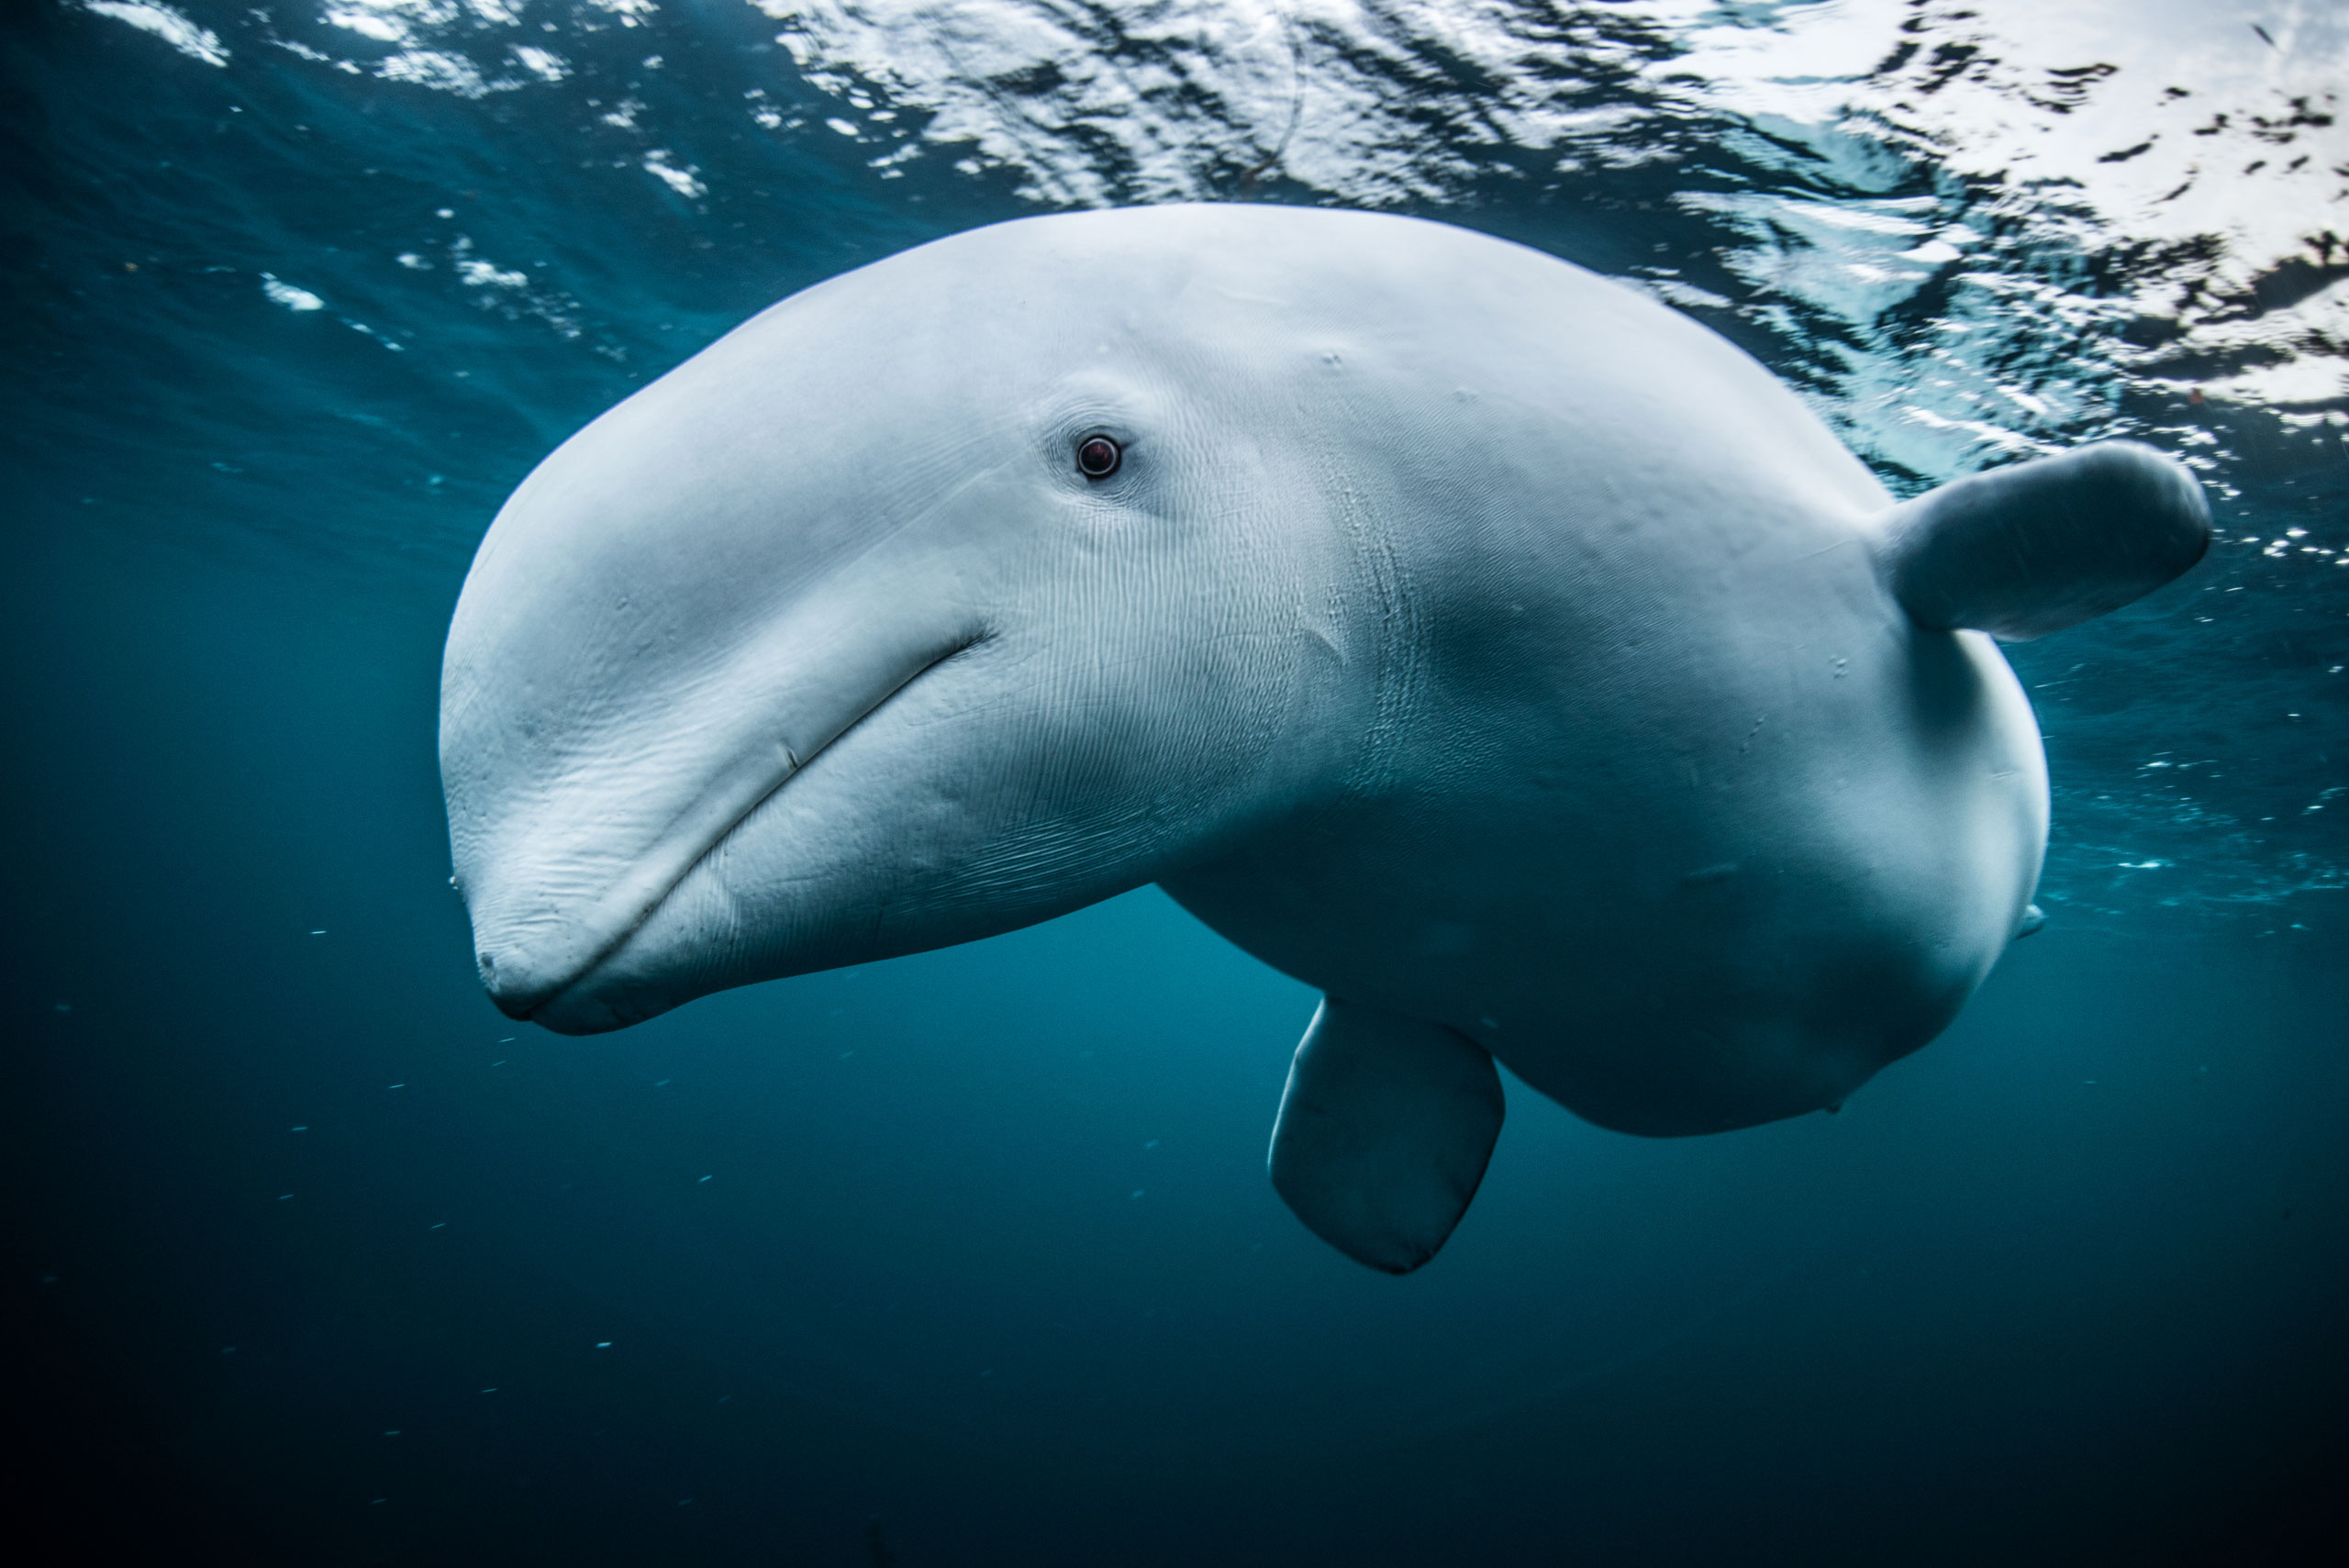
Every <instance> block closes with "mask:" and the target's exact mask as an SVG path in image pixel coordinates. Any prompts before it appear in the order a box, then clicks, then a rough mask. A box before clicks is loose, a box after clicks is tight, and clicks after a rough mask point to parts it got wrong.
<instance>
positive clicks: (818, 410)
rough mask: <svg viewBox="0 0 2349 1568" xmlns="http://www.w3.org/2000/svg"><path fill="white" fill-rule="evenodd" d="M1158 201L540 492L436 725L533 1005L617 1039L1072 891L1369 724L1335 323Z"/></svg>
mask: <svg viewBox="0 0 2349 1568" xmlns="http://www.w3.org/2000/svg"><path fill="white" fill-rule="evenodd" d="M1138 216H1139V215H1133V214H1105V215H1098V217H1097V219H1095V220H1091V221H1088V220H1085V219H1057V220H1052V221H1051V222H1049V223H1023V224H1012V225H1007V226H1004V227H1003V228H996V229H990V230H981V231H977V232H974V233H971V234H966V235H963V236H960V237H957V238H955V239H950V240H945V241H941V242H939V243H937V244H934V245H930V246H927V247H924V248H922V249H920V250H914V251H910V252H907V253H906V254H903V255H900V256H897V257H894V258H892V259H890V260H888V261H883V262H880V263H877V264H875V265H874V266H871V267H867V268H865V269H863V270H862V271H860V272H852V273H849V274H846V275H844V276H842V277H840V278H836V279H834V280H832V281H830V282H829V283H826V284H821V285H819V286H818V287H815V288H813V289H810V290H808V291H807V292H806V293H803V294H800V295H796V296H794V297H793V298H791V299H789V300H786V301H785V302H784V303H783V304H781V305H779V306H775V307H774V308H773V309H771V310H769V311H767V312H766V313H765V314H763V315H762V316H760V317H756V318H754V319H753V320H751V321H750V322H748V323H747V324H745V325H744V326H743V327H741V328H739V329H737V330H736V331H734V332H733V333H731V334H730V335H729V336H728V337H726V338H724V339H721V340H719V341H718V342H717V343H716V344H714V345H712V346H711V347H710V348H708V349H707V350H705V351H704V352H702V353H700V354H699V355H697V356H696V357H695V358H693V359H692V360H690V361H686V362H685V364H683V365H681V366H679V367H678V368H677V369H675V370H674V371H673V372H671V373H669V374H667V375H665V376H663V377H662V378H661V379H660V380H658V381H657V382H654V383H653V384H651V385H649V386H646V387H645V388H643V389H642V390H641V391H640V392H638V393H637V394H636V395H633V396H631V397H630V398H629V399H628V400H627V401H626V402H624V403H622V404H620V405H619V406H617V407H615V408H613V409H612V410H611V411H609V412H608V413H607V414H605V415H604V416H603V417H600V418H598V419H597V420H596V421H595V422H594V423H593V424H591V425H589V426H588V427H587V428H584V430H582V431H580V432H579V433H578V434H577V435H576V436H574V437H573V438H572V439H570V440H569V441H567V442H566V443H564V445H563V446H562V448H561V449H560V450H557V451H555V452H554V453H553V455H551V457H549V458H548V459H547V460H546V461H545V462H543V463H542V464H541V465H540V467H539V468H538V469H537V471H536V472H534V473H531V474H530V475H529V478H528V479H527V480H526V481H525V482H524V483H523V484H522V485H521V486H520V488H519V489H518V490H517V491H516V492H515V494H514V495H513V496H512V498H511V499H510V500H509V501H508V502H507V505H506V506H505V508H504V509H503V510H502V511H501V512H500V513H499V515H498V517H497V518H496V521H495V524H494V525H493V526H492V528H490V530H489V533H488V536H487V538H486V539H484V542H483V544H482V547H481V550H480V553H479V555H478V557H477V558H476V559H475V561H474V562H473V569H472V573H471V574H470V576H469V577H468V578H467V580H466V583H465V586H464V591H463V595H462V598H461V600H460V602H459V604H458V606H457V610H456V615H455V618H454V621H453V624H452V626H451V631H450V635H449V643H448V650H447V654H446V659H445V663H444V668H443V675H442V696H441V717H440V763H441V776H442V782H443V785H444V788H445V791H446V794H447V799H448V807H449V819H450V834H451V847H452V851H453V856H454V866H455V873H456V874H455V878H454V884H455V885H456V886H457V888H458V889H459V890H460V891H461V893H462V895H463V897H464V899H465V902H466V905H467V906H468V909H469V912H470V913H471V916H472V918H473V932H474V940H475V950H476V952H477V955H478V962H479V964H480V970H481V975H482V979H483V982H484V984H485V985H486V986H487V987H488V989H489V991H490V993H491V995H492V996H493V997H494V998H495V1000H496V1002H497V1003H498V1005H499V1006H501V1007H503V1008H504V1009H505V1010H506V1011H507V1012H508V1013H509V1014H512V1015H514V1016H516V1017H518V1018H519V1017H527V1018H533V1019H535V1020H537V1021H539V1022H540V1023H542V1024H545V1025H546V1026H548V1027H550V1028H551V1029H558V1030H562V1031H565V1032H587V1031H593V1030H597V1029H613V1028H618V1027H620V1026H622V1025H625V1024H629V1023H632V1022H635V1021H637V1020H639V1019H640V1018H646V1017H649V1016H651V1014H653V1013H656V1012H659V1011H662V1010H663V1009H665V1008H667V1007H670V1006H675V1005H677V1004H678V1003H680V1002H683V1001H685V1000H687V999H689V998H691V997H693V996H696V995H702V994H705V993H707V992H710V991H714V990H718V989H721V988H723V987H727V986H730V985H739V984H746V983H749V982H752V981H756V980H762V979H767V978H773V977H775V976H779V975H784V974H789V973H802V972H805V971H808V970H813V969H818V968H826V967H830V966H834V965H839V964H843V963H852V962H861V961H863V960H867V959H873V958H878V957H884V956H888V955H892V954H897V953H904V952H909V951H919V950H922V949H925V948H931V947H937V946H941V945H944V944H947V943H951V942H956V941H962V940H970V939H973V938H975V937H979V936H984V935H987V934H990V933H993V932H996V931H1002V930H1006V929H1012V928H1015V927H1018V926H1021V925H1025V924H1029V923H1030V922H1033V921H1036V920H1039V919H1042V918H1046V917H1051V916H1053V915H1056V914H1060V913H1063V912H1065V911H1067V910H1070V909H1073V908H1075V907H1077V906H1081V905H1084V904H1085V903H1089V902H1091V901H1093V900H1096V899H1098V898H1101V897H1105V896H1108V895H1111V894H1114V893H1117V892H1119V891H1122V890H1124V889H1126V888H1129V887H1132V886H1136V885H1140V884H1142V883H1144V882H1148V881H1151V880H1153V879H1155V878H1156V877H1158V876H1159V875H1161V874H1162V873H1164V872H1165V871H1167V870H1168V869H1170V868H1172V867H1175V866H1177V865H1179V864H1181V863H1184V862H1186V859H1189V858H1196V857H1197V856H1199V855H1202V854H1206V853H1209V852H1212V851H1214V850H1215V849H1216V846H1217V845H1218V844H1219V842H1221V841H1225V840H1229V839H1230V836H1231V835H1233V834H1234V833H1236V832H1239V831H1241V829H1242V828H1244V827H1245V825H1246V824H1247V823H1248V822H1249V821H1250V820H1252V818H1254V817H1261V816H1262V815H1263V814H1264V813H1265V812H1267V811H1270V810H1274V809H1276V808H1281V809H1286V808H1293V807H1294V805H1295V803H1296V801H1297V799H1298V797H1299V795H1300V792H1303V793H1308V794H1309V792H1310V787H1311V786H1310V781H1311V780H1312V779H1314V778H1319V777H1322V776H1325V775H1326V774H1327V773H1328V772H1329V770H1330V758H1331V755H1332V753H1333V751H1334V750H1335V749H1338V748H1340V747H1341V746H1342V744H1343V741H1342V737H1343V736H1344V735H1345V734H1347V733H1348V732H1349V731H1350V730H1351V731H1352V732H1353V733H1355V734H1359V733H1360V731H1361V728H1362V716H1361V715H1360V714H1357V713H1355V712H1354V711H1353V710H1354V709H1355V708H1356V707H1358V706H1361V703H1362V702H1363V701H1366V700H1370V699H1369V697H1368V696H1367V695H1366V694H1364V693H1362V692H1360V691H1358V690H1356V689H1355V688H1356V687H1358V686H1359V683H1352V684H1349V683H1347V682H1345V681H1344V680H1343V679H1342V678H1341V677H1342V674H1343V672H1344V670H1345V668H1346V666H1347V665H1348V664H1349V663H1350V662H1362V661H1364V660H1365V659H1369V658H1372V657H1373V655H1372V654H1371V653H1370V652H1369V651H1368V649H1367V644H1366V641H1365V639H1369V638H1371V637H1372V636H1374V635H1375V619H1376V617H1375V615H1371V614H1363V613H1357V610H1356V608H1355V606H1356V604H1357V601H1358V599H1359V598H1360V597H1361V595H1360V594H1359V592H1358V585H1357V584H1356V581H1355V578H1356V576H1357V575H1358V568H1357V566H1356V565H1355V564H1354V550H1353V546H1351V545H1349V543H1348V542H1347V535H1346V528H1345V527H1344V524H1343V519H1342V517H1341V510H1342V505H1341V501H1339V500H1333V499H1331V497H1332V496H1333V495H1339V494H1340V493H1341V490H1342V485H1341V484H1332V483H1331V482H1330V478H1331V476H1330V473H1329V472H1328V469H1329V468H1330V463H1331V461H1332V460H1331V454H1330V446H1329V442H1328V440H1324V439H1317V438H1316V437H1315V435H1314V428H1315V427H1314V426H1313V420H1312V417H1310V416H1309V415H1308V413H1307V412H1305V410H1306V408H1307V406H1308V405H1309V404H1310V402H1311V399H1310V398H1309V397H1306V396H1304V395H1301V394H1300V391H1299V385H1300V379H1299V378H1309V377H1310V375H1311V374H1312V373H1313V369H1314V367H1315V366H1317V365H1318V364H1319V363H1320V361H1319V359H1317V357H1316V355H1315V354H1314V352H1313V351H1312V350H1313V348H1314V344H1313V343H1311V342H1308V341H1307V340H1306V339H1308V338H1309V337H1310V328H1309V326H1308V327H1298V326H1297V325H1296V324H1295V322H1294V320H1293V319H1292V318H1289V317H1286V315H1285V309H1284V303H1283V302H1282V301H1280V300H1277V299H1270V298H1267V297H1264V296H1263V295H1262V291H1258V292H1257V293H1256V294H1254V295H1252V294H1251V293H1250V289H1251V287H1252V284H1251V282H1250V279H1251V278H1252V277H1253V276H1254V275H1255V274H1254V273H1253V272H1252V271H1251V269H1252V267H1253V266H1254V263H1250V262H1247V261H1242V260H1241V259H1238V258H1235V257H1232V256H1230V255H1228V254H1227V255H1225V256H1224V257H1223V258H1222V259H1221V260H1220V261H1217V260H1216V259H1215V258H1214V255H1213V250H1214V248H1213V247H1212V246H1210V247H1208V252H1207V253H1206V254H1205V255H1202V254H1200V253H1198V252H1197V251H1196V250H1192V249H1190V248H1186V247H1183V246H1171V247H1170V246H1166V245H1163V244H1160V243H1156V242H1155V241H1154V238H1153V236H1152V235H1151V234H1150V233H1149V232H1147V226H1146V225H1145V226H1144V227H1143V228H1142V229H1141V230H1138V229H1137V228H1136V226H1135V224H1134V223H1132V222H1130V221H1128V222H1123V223H1120V222H1117V221H1112V220H1116V219H1128V220H1130V219H1133V218H1135V217H1138ZM1210 221H1211V220H1210ZM1186 257H1187V258H1188V259H1186ZM1308 315H1309V312H1308ZM1285 320H1288V321H1289V325H1287V326H1284V325H1283V323H1284V321H1285ZM1299 333H1302V334H1304V336H1302V337H1299V336H1297V334H1299ZM1292 339H1294V340H1292ZM1325 514H1326V515H1325ZM1350 693H1352V695H1349V694H1350Z"/></svg>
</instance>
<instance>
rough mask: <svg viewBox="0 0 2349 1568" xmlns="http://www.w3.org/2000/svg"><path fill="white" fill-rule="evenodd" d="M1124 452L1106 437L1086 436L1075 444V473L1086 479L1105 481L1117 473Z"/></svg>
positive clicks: (1123, 458) (1123, 457)
mask: <svg viewBox="0 0 2349 1568" xmlns="http://www.w3.org/2000/svg"><path fill="white" fill-rule="evenodd" d="M1125 455H1126V454H1125V451H1124V450H1123V449H1121V448H1120V447H1119V445H1118V443H1117V442H1115V441H1113V440H1111V439H1109V438H1108V437H1107V436H1087V437H1085V439H1083V440H1081V441H1079V442H1077V443H1076V471H1077V472H1078V473H1081V474H1083V475H1085V478H1087V479H1107V478H1108V477H1109V476H1110V475H1111V474H1113V473H1117V472H1118V464H1119V462H1123V461H1124V460H1125Z"/></svg>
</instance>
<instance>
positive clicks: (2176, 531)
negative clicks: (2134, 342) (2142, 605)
mask: <svg viewBox="0 0 2349 1568" xmlns="http://www.w3.org/2000/svg"><path fill="white" fill-rule="evenodd" d="M2209 548H2210V503H2209V501H2208V500H2206V499H2205V498H2204V496H2203V495H2202V486H2201V485H2200V484H2198V483H2196V481H2195V479H2194V476H2193V475H2192V474H2191V473H2188V472H2187V471H2186V469H2185V467H2184V465H2182V464H2180V463H2178V462H2176V461H2174V460H2172V459H2170V458H2166V457H2164V456H2162V455H2161V454H2160V453H2159V452H2156V451H2154V450H2153V449H2152V448H2151V447H2144V446H2139V445H2138V444H2136V443H2135V442H2133V441H2102V442H2099V443H2098V444H2096V445H2094V446H2088V447H2082V448H2080V449H2079V450H2076V451H2068V452H2065V453H2063V454H2061V455H2060V456H2056V457H2050V458H2041V459H2038V460H2036V461H2034V462H2023V463H2017V464H2015V465H2014V466H2012V467H2010V468H2001V469H1995V470H1993V471H1991V472H1990V473H1977V474H1975V475H1972V476H1971V477H1969V478H1965V479H1960V480H1955V481H1953V482H1952V483H1950V484H1944V485H1943V486H1942V487H1941V488H1940V489H1938V490H1932V491H1928V492H1927V493H1926V494H1924V495H1920V496H1918V497H1917V498H1916V499H1915V500H1913V501H1906V502H1903V503H1902V504H1901V505H1899V506H1895V507H1894V508H1893V509H1892V511H1891V513H1890V514H1889V515H1888V516H1887V517H1886V518H1885V519H1884V526H1883V532H1882V536H1881V542H1880V543H1879V545H1878V547H1877V551H1878V559H1879V560H1880V561H1881V562H1883V565H1884V569H1885V575H1886V580H1887V583H1888V584H1889V585H1890V587H1891V589H1892V593H1893V596H1894V597H1895V598H1897V599H1898V600H1899V601H1900V606H1901V607H1902V608H1903V609H1905V610H1907V611H1908V612H1909V617H1910V618H1911V619H1913V620H1915V621H1916V622H1917V623H1918V624H1919V625H1920V626H1923V627H1927V628H1932V629H1934V630H1937V631H1949V630H1954V629H1956V628H1960V627H1970V628H1974V629H1975V630H1977V631H1987V632H1989V633H1991V634H1992V635H1993V636H1995V637H1998V638H2000V639H2004V640H2006V641H2009V642H2027V641H2029V640H2030V639H2032V638H2034V637H2044V636H2046V635H2047V634H2048V633H2049V632H2051V631H2061V630H2063V629H2064V628H2065V627H2067V626H2074V625H2076V624H2078V623H2079V622H2081V621H2084V620H2089V619H2092V618H2094V617H2097V616H2100V615H2104V614H2106V613H2107V612H2109V611H2111V610H2117V609H2119V608H2120V607H2121V606H2123V605H2125V604H2128V603H2130V602H2131V601H2132V600H2133V599H2138V598H2142V597H2143V595H2147V594H2150V593H2152V592H2153V591H2154V589H2155V588H2158V587H2160V586H2161V585H2162V584H2165V583H2167V582H2169V581H2170V580H2171V579H2172V578H2175V577H2176V576H2178V575H2179V574H2181V573H2184V572H2185V571H2186V570H2187V569H2188V567H2191V566H2192V565H2193V564H2194V563H2195V562H2198V561H2199V560H2201V559H2202V552H2203V551H2204V550H2208V549H2209Z"/></svg>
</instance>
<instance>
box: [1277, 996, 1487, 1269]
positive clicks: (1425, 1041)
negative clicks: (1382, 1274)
mask: <svg viewBox="0 0 2349 1568" xmlns="http://www.w3.org/2000/svg"><path fill="white" fill-rule="evenodd" d="M1501 1111H1502V1106H1501V1080H1500V1074H1499V1073H1497V1072H1496V1071H1495V1070H1494V1068H1493V1059H1492V1058H1491V1057H1490V1056H1487V1055H1486V1053H1485V1051H1484V1050H1483V1048H1482V1047H1480V1046H1478V1045H1477V1044H1475V1042H1474V1041H1473V1040H1469V1039H1467V1038H1466V1037H1465V1036H1464V1035H1460V1034H1455V1033H1454V1032H1453V1031H1452V1030H1451V1029H1445V1028H1443V1027H1442V1026H1441V1025H1438V1024H1428V1023H1421V1022H1419V1020H1418V1019H1416V1018H1402V1017H1399V1016H1397V1014H1394V1013H1384V1012H1380V1011H1378V1010H1377V1009H1376V1008H1374V1007H1363V1006H1355V1005H1353V1004H1352V1003H1349V1002H1341V1001H1339V1000H1337V999H1336V998H1335V997H1332V998H1330V999H1329V1000H1328V1001H1325V1002H1323V1003H1322V1004H1321V1010H1320V1011H1319V1012H1317V1013H1315V1014H1314V1015H1313V1022H1312V1024H1311V1025H1310V1026H1309V1027H1308V1029H1306V1031H1305V1039H1304V1040H1303V1041H1302V1042H1301V1043H1299V1044H1298V1046H1297V1060H1296V1062H1293V1063H1292V1064H1291V1065H1290V1067H1289V1070H1288V1087H1287V1089H1286V1091H1284V1092H1283V1094H1282V1095H1281V1114H1280V1120H1279V1121H1278V1122H1276V1123H1275V1125H1274V1128H1273V1152H1272V1171H1273V1186H1274V1189H1275V1191H1277V1192H1278V1193H1279V1194H1280V1195H1281V1197H1282V1198H1283V1199H1284V1200H1285V1201H1286V1203H1287V1204H1288V1206H1289V1207H1291V1208H1292V1209H1295V1210H1296V1211H1297V1218H1299V1219H1302V1220H1303V1221H1305V1223H1306V1227H1307V1228H1308V1229H1310V1230H1311V1231H1312V1232H1313V1233H1314V1234H1315V1235H1316V1236H1319V1237H1320V1238H1321V1239H1322V1240H1324V1241H1327V1242H1329V1243H1330V1245H1331V1246H1333V1247H1335V1248H1337V1249H1338V1251H1341V1252H1343V1253H1345V1254H1346V1256H1348V1257H1350V1258H1352V1259H1353V1260H1354V1261H1355V1262H1360V1263H1367V1264H1369V1265H1370V1266H1371V1267H1372V1268H1374V1269H1384V1270H1386V1272H1387V1273H1391V1274H1407V1273H1410V1272H1411V1271H1412V1270H1413V1269H1416V1268H1418V1267H1419V1265H1420V1264H1421V1263H1424V1262H1427V1261H1428V1260H1429V1259H1430V1258H1432V1257H1434V1256H1435V1254H1436V1249H1438V1248H1439V1247H1442V1245H1443V1242H1444V1238H1446V1237H1448V1236H1450V1235H1451V1234H1452V1228H1453V1226H1455V1225H1457V1224H1459V1223H1460V1217H1461V1215H1463V1214H1464V1213H1466V1212H1467V1208H1468V1200H1469V1199H1470V1198H1473V1197H1475V1195H1476V1184H1478V1183H1479V1182H1481V1181H1483V1180H1484V1179H1485V1163H1486V1161H1488V1160H1490V1159H1491V1158H1492V1154H1493V1140H1494V1139H1496V1138H1497V1137H1499V1136H1500V1130H1501Z"/></svg>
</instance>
